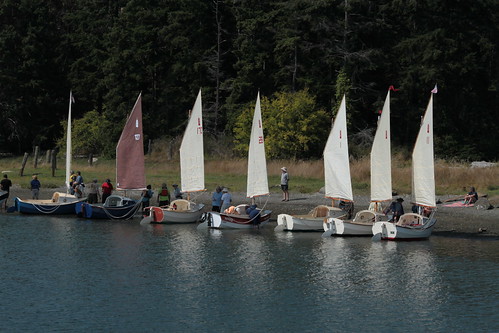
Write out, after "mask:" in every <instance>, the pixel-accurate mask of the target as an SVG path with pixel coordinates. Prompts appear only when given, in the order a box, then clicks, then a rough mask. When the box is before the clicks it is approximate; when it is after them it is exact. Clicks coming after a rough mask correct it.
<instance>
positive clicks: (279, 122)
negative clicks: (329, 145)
mask: <svg viewBox="0 0 499 333" xmlns="http://www.w3.org/2000/svg"><path fill="white" fill-rule="evenodd" d="M261 108H262V118H263V119H262V120H263V128H264V131H265V149H266V152H267V155H268V156H269V157H270V158H284V157H292V158H298V157H303V158H308V157H311V156H316V155H320V153H321V152H322V150H323V149H324V141H323V138H324V137H326V138H327V133H328V131H329V128H330V124H331V122H330V118H329V116H328V114H327V113H326V112H325V111H324V110H322V109H319V108H318V107H317V104H316V102H315V98H314V97H313V96H311V95H310V93H309V91H308V90H307V89H305V90H301V91H298V92H296V93H276V94H275V95H274V96H273V97H272V98H271V99H268V98H265V97H264V98H262V100H261ZM253 110H254V106H252V107H246V108H245V109H244V110H243V111H242V112H241V113H240V115H239V116H238V117H237V122H236V124H235V125H234V137H235V141H236V146H235V150H236V151H238V152H240V153H241V154H243V153H244V154H246V152H247V150H248V143H249V137H250V134H251V124H252V119H253Z"/></svg>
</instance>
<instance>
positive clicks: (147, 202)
mask: <svg viewBox="0 0 499 333" xmlns="http://www.w3.org/2000/svg"><path fill="white" fill-rule="evenodd" d="M153 194H154V192H153V190H152V186H151V185H147V186H146V189H145V190H143V191H142V214H145V212H146V208H147V207H149V206H151V198H152V196H153Z"/></svg>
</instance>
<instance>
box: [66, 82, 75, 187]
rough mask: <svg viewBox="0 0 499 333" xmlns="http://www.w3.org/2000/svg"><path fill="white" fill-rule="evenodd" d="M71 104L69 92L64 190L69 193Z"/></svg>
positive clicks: (71, 97) (71, 96)
mask: <svg viewBox="0 0 499 333" xmlns="http://www.w3.org/2000/svg"><path fill="white" fill-rule="evenodd" d="M72 103H73V92H72V91H70V92H69V112H68V126H67V127H68V128H67V131H66V188H67V190H68V191H69V187H70V186H69V177H70V176H71V159H72V155H71V104H72Z"/></svg>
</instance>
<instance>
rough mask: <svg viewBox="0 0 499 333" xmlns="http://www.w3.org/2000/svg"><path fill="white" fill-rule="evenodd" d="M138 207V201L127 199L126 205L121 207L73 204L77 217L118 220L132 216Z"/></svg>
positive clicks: (83, 203)
mask: <svg viewBox="0 0 499 333" xmlns="http://www.w3.org/2000/svg"><path fill="white" fill-rule="evenodd" d="M139 208H140V203H137V202H136V201H135V200H133V201H129V202H128V204H127V205H125V206H122V207H106V206H101V205H91V204H89V203H86V202H79V203H77V204H76V206H75V212H76V215H77V216H78V217H84V218H87V219H107V220H110V219H111V220H120V219H130V218H132V217H133V216H134V215H135V213H136V212H137V210H139Z"/></svg>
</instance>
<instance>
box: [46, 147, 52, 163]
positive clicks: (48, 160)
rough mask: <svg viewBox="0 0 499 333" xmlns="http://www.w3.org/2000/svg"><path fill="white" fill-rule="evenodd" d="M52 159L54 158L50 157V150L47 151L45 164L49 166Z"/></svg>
mask: <svg viewBox="0 0 499 333" xmlns="http://www.w3.org/2000/svg"><path fill="white" fill-rule="evenodd" d="M51 157H52V156H50V149H47V153H46V155H45V164H49V163H50V161H51Z"/></svg>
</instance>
